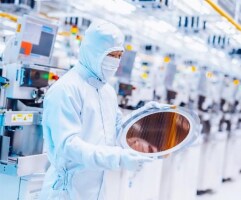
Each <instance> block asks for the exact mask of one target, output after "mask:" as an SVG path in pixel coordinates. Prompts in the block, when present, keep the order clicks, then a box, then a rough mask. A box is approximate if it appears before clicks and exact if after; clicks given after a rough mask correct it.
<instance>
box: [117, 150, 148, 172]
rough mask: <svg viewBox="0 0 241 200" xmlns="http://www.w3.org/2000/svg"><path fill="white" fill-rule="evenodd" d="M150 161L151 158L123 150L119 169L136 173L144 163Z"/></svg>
mask: <svg viewBox="0 0 241 200" xmlns="http://www.w3.org/2000/svg"><path fill="white" fill-rule="evenodd" d="M152 161H153V159H152V158H149V157H146V156H142V155H140V154H139V153H135V152H133V151H131V150H129V149H123V150H122V152H121V156H120V167H121V168H123V169H127V170H130V171H138V170H140V169H141V168H142V165H143V164H144V163H147V162H152Z"/></svg>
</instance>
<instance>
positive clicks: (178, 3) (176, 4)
mask: <svg viewBox="0 0 241 200" xmlns="http://www.w3.org/2000/svg"><path fill="white" fill-rule="evenodd" d="M174 7H177V8H178V9H180V10H182V11H183V12H184V13H185V14H188V15H191V14H193V11H192V10H191V9H190V8H188V7H187V6H185V5H184V4H183V3H182V2H181V1H180V0H178V1H174Z"/></svg>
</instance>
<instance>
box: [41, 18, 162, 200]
mask: <svg viewBox="0 0 241 200" xmlns="http://www.w3.org/2000/svg"><path fill="white" fill-rule="evenodd" d="M122 45H123V35H122V33H121V32H120V30H119V29H118V28H117V27H116V26H114V25H113V24H111V23H107V22H105V21H98V22H95V23H92V25H91V26H90V27H89V28H88V30H87V31H86V34H85V37H84V39H83V41H82V44H81V47H80V57H79V63H78V64H77V65H76V66H75V67H74V68H73V69H71V70H70V71H69V72H68V73H66V74H65V75H64V76H63V77H62V78H61V79H60V80H58V81H57V82H56V83H55V84H54V85H53V86H52V87H51V88H50V89H49V91H48V93H47V95H46V97H45V100H44V113H43V132H44V139H45V143H46V144H47V151H48V157H49V160H50V162H51V166H50V168H49V170H48V172H47V174H46V177H45V182H44V186H43V189H42V192H41V198H40V199H41V200H55V199H56V200H57V199H58V200H62V199H68V200H105V190H106V189H107V188H109V189H111V187H112V184H115V181H113V182H111V183H107V182H106V180H105V171H106V170H118V169H127V170H137V169H138V167H139V165H140V164H141V163H143V162H149V161H151V159H150V158H147V157H144V156H141V155H139V154H136V153H133V152H132V151H130V150H127V149H122V148H120V147H118V146H115V145H116V137H117V133H118V132H119V131H120V128H121V124H122V123H121V114H120V112H119V111H118V104H117V97H116V93H115V91H114V89H113V88H112V87H111V86H110V85H109V84H108V83H107V81H108V78H109V77H111V76H113V75H114V73H115V72H116V70H117V68H118V66H119V62H120V56H121V54H122V52H123V47H122ZM152 106H156V107H157V106H159V104H158V105H157V104H155V103H154V102H153V103H149V104H147V106H146V107H144V109H145V108H146V109H147V108H150V107H152ZM142 109H143V108H142ZM106 186H107V187H106Z"/></svg>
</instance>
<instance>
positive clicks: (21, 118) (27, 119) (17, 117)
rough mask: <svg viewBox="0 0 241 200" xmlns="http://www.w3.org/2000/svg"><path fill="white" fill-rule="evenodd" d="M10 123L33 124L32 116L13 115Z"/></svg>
mask: <svg viewBox="0 0 241 200" xmlns="http://www.w3.org/2000/svg"><path fill="white" fill-rule="evenodd" d="M11 122H13V123H14V122H18V123H19V122H23V123H24V122H28V123H31V122H33V114H13V115H12V121H11Z"/></svg>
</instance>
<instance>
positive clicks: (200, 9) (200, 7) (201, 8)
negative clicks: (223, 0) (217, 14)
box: [179, 0, 211, 14]
mask: <svg viewBox="0 0 241 200" xmlns="http://www.w3.org/2000/svg"><path fill="white" fill-rule="evenodd" d="M179 1H180V0H179ZM182 2H183V3H184V4H185V5H186V6H187V7H189V8H191V9H193V10H194V11H195V13H196V12H197V13H200V14H210V13H211V11H210V8H209V7H207V5H205V4H204V1H200V0H192V1H191V2H190V0H183V1H182Z"/></svg>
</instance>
